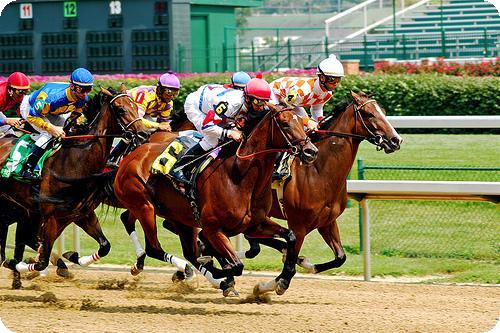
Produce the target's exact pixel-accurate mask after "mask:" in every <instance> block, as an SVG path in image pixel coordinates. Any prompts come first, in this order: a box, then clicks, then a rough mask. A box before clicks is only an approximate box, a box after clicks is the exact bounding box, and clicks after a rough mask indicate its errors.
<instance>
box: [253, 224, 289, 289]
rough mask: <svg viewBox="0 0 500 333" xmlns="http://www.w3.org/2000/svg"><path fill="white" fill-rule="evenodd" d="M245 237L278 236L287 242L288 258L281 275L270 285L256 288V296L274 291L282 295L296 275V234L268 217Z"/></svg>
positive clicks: (261, 284) (266, 284)
mask: <svg viewBox="0 0 500 333" xmlns="http://www.w3.org/2000/svg"><path fill="white" fill-rule="evenodd" d="M245 235H247V236H248V237H251V238H272V237H275V236H276V235H277V236H278V237H281V238H283V239H284V240H285V241H286V244H287V247H286V256H285V261H284V264H283V270H282V271H281V273H280V274H279V275H278V276H277V277H276V278H275V279H274V280H272V281H270V282H268V283H262V282H261V283H259V284H257V285H256V286H255V287H254V294H256V295H259V294H264V293H266V292H269V291H273V290H274V291H276V293H277V294H278V295H282V294H283V293H284V292H285V291H286V290H287V289H288V287H289V286H290V282H291V280H292V278H293V276H294V275H295V273H296V270H295V264H296V262H297V252H296V250H295V244H296V238H295V235H294V233H293V232H292V231H291V230H289V229H286V228H283V227H282V226H280V225H279V224H277V223H276V222H274V221H272V220H271V219H270V218H268V217H266V218H265V220H263V222H262V223H259V224H257V225H256V226H255V227H253V228H250V229H248V230H247V231H246V232H245Z"/></svg>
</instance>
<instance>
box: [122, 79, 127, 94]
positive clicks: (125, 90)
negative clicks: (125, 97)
mask: <svg viewBox="0 0 500 333" xmlns="http://www.w3.org/2000/svg"><path fill="white" fill-rule="evenodd" d="M120 92H121V93H122V94H126V93H127V87H125V84H124V83H123V82H122V83H121V84H120Z"/></svg>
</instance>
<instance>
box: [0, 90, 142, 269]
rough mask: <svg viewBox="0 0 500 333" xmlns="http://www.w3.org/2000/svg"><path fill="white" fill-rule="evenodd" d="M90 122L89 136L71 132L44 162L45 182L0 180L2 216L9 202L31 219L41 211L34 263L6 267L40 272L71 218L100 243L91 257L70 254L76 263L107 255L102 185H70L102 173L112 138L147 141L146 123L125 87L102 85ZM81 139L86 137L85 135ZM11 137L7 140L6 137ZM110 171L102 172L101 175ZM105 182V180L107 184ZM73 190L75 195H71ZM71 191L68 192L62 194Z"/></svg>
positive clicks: (7, 145) (2, 153) (5, 147)
mask: <svg viewBox="0 0 500 333" xmlns="http://www.w3.org/2000/svg"><path fill="white" fill-rule="evenodd" d="M86 116H87V118H88V126H87V131H86V135H83V136H73V137H67V139H66V140H62V143H61V148H60V150H59V151H58V152H57V153H55V154H54V155H53V156H52V157H50V158H48V159H47V161H46V162H45V167H44V170H43V172H42V177H41V181H40V183H39V184H38V186H36V190H35V191H34V190H33V188H34V186H32V185H29V184H24V183H20V182H18V181H15V180H12V179H1V180H0V182H1V186H0V200H1V205H0V216H4V214H3V213H4V211H5V207H7V206H9V207H17V208H18V211H19V212H20V214H21V215H19V216H29V217H30V218H33V217H35V216H37V214H39V215H38V216H39V221H38V222H39V224H38V227H39V229H40V230H39V231H38V232H39V234H38V235H39V240H40V242H41V246H40V247H39V248H38V258H37V261H36V262H35V263H34V264H29V265H28V264H25V263H24V262H18V260H16V259H13V260H10V261H8V262H6V266H7V267H9V268H11V269H13V270H17V271H20V272H26V271H42V270H44V269H45V268H46V267H47V265H48V262H49V255H50V253H51V250H52V246H53V244H54V241H55V240H56V239H57V237H58V236H59V235H60V234H61V232H62V231H63V230H64V228H65V227H66V226H67V225H69V224H70V223H71V222H75V223H76V224H77V225H78V226H80V227H81V228H82V229H83V230H84V231H85V232H86V233H87V234H89V236H91V237H92V238H94V239H95V240H96V241H97V242H98V243H99V250H98V251H97V252H96V253H94V254H92V255H91V256H85V257H79V255H78V254H77V253H75V252H71V254H70V255H67V257H68V259H69V260H71V261H72V262H75V263H78V264H81V265H88V264H90V263H92V262H94V261H97V260H99V258H101V257H103V256H105V255H107V254H108V252H109V250H110V244H109V241H108V240H107V239H106V237H105V236H104V234H103V232H102V230H101V227H100V225H99V222H98V220H97V217H96V215H95V213H94V209H95V207H96V206H97V204H99V203H100V200H98V199H96V198H95V195H96V194H97V193H99V192H102V190H103V189H101V188H99V189H96V188H86V187H85V186H80V187H79V191H78V192H77V193H74V192H70V191H67V189H68V188H70V187H72V186H71V185H69V183H68V181H67V180H69V179H72V180H74V179H80V180H82V181H81V184H85V179H86V177H93V178H95V177H94V175H95V174H98V173H100V172H102V170H103V168H104V165H105V163H106V160H107V157H108V155H109V149H110V147H111V143H112V140H113V138H114V137H117V136H122V135H124V136H126V137H127V138H128V139H129V140H130V141H131V142H133V144H139V143H140V142H142V141H144V140H145V138H146V136H145V134H144V133H145V131H146V128H145V127H144V125H143V124H142V122H140V121H138V120H140V118H139V117H138V109H137V106H136V104H135V103H134V102H133V101H132V100H131V99H130V98H129V97H128V96H127V95H126V94H125V93H123V92H121V93H117V92H114V91H113V92H110V91H108V90H105V89H103V90H102V91H101V92H100V93H99V94H97V95H96V96H94V97H93V98H92V99H91V101H90V102H89V103H88V108H87V112H86ZM81 139H82V140H83V141H82V140H81ZM6 140H7V139H6ZM13 143H14V142H13V140H12V139H9V141H7V142H5V141H2V140H0V147H1V149H0V165H3V164H4V163H5V160H6V158H7V156H8V154H9V152H10V150H11V148H12V146H13ZM107 177H108V175H106V174H104V175H103V176H102V179H103V180H104V179H106V178H107ZM104 184H105V182H104V181H103V182H101V185H104ZM69 193H71V195H69ZM64 194H67V195H68V196H67V197H61V195H64Z"/></svg>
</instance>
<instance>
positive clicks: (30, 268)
mask: <svg viewBox="0 0 500 333" xmlns="http://www.w3.org/2000/svg"><path fill="white" fill-rule="evenodd" d="M16 270H17V271H18V272H19V273H27V272H36V270H35V264H27V263H25V262H23V261H21V262H20V263H19V264H17V265H16Z"/></svg>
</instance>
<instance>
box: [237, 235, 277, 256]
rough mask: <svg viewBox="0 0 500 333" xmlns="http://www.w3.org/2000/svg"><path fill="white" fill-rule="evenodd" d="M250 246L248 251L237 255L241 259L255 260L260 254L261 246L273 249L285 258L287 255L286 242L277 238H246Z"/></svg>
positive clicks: (239, 252)
mask: <svg viewBox="0 0 500 333" xmlns="http://www.w3.org/2000/svg"><path fill="white" fill-rule="evenodd" d="M245 238H246V240H247V241H248V243H249V245H250V249H248V250H247V251H237V252H236V254H237V255H238V258H240V259H253V258H255V257H256V256H257V255H258V254H259V253H260V244H262V245H265V246H268V247H270V248H273V249H275V250H277V251H279V252H281V253H283V257H284V256H285V254H286V242H284V241H282V240H279V239H276V238H260V239H257V238H250V237H247V236H245Z"/></svg>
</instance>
